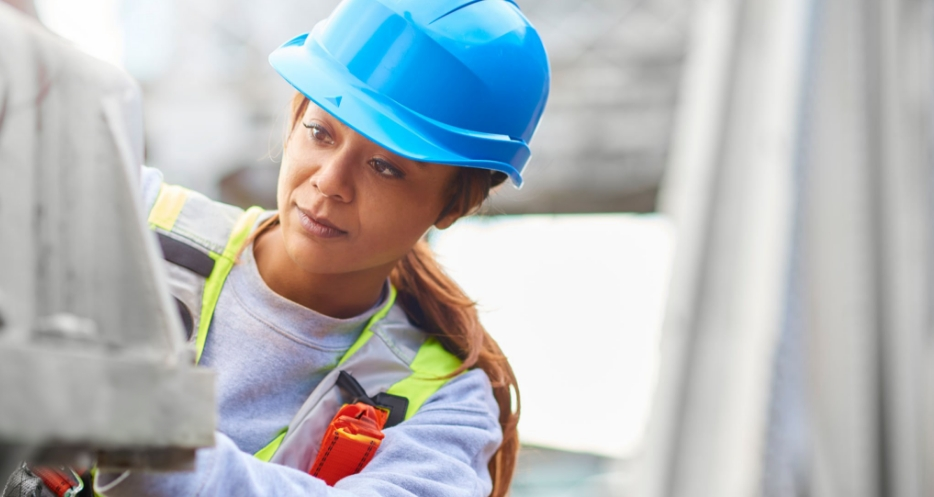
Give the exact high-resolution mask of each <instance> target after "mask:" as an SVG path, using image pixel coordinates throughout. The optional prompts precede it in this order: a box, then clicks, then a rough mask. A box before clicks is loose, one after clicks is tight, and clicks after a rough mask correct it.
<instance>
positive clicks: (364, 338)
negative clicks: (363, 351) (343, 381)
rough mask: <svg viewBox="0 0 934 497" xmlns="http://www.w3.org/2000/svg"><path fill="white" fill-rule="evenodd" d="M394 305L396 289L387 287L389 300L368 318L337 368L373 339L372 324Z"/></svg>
mask: <svg viewBox="0 0 934 497" xmlns="http://www.w3.org/2000/svg"><path fill="white" fill-rule="evenodd" d="M395 303H396V288H395V287H394V286H392V285H389V298H387V299H386V303H385V304H383V307H382V309H380V310H379V311H378V312H377V313H376V314H374V315H373V317H371V318H370V320H369V321H367V323H366V327H365V328H363V333H360V336H359V337H357V341H356V342H354V343H353V345H351V346H350V348H349V349H347V352H345V353H344V357H341V360H340V362H339V363H337V366H338V367H340V365H341V364H344V362H345V361H346V360H347V359H350V356H352V355H354V354H355V353H356V352H357V351H358V350H360V348H361V347H363V346H364V345H366V343H367V342H368V341H370V338H373V330H372V329H371V328H372V327H373V325H374V324H376V322H377V321H379V320H380V319H383V318H384V317H386V314H389V309H392V306H393V304H395Z"/></svg>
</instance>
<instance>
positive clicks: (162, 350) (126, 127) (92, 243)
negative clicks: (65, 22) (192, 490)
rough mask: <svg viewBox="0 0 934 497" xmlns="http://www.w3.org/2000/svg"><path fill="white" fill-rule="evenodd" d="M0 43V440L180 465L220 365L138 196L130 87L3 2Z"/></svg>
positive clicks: (207, 419)
mask: <svg viewBox="0 0 934 497" xmlns="http://www.w3.org/2000/svg"><path fill="white" fill-rule="evenodd" d="M0 47H3V49H2V50H0V242H2V243H0V392H2V394H0V446H2V445H3V444H16V445H18V446H21V447H27V448H33V449H39V448H42V449H43V450H48V449H50V450H52V451H53V452H55V451H56V450H57V451H58V452H59V453H62V451H63V450H64V451H66V452H67V451H71V452H72V453H82V452H83V453H85V454H95V453H97V452H96V451H98V450H101V449H103V450H106V452H105V453H104V454H105V458H104V459H103V461H104V462H105V463H106V464H113V465H114V466H150V467H153V466H154V467H160V468H174V467H184V466H186V465H188V464H190V463H191V461H192V460H193V456H194V449H195V448H197V447H203V446H210V445H212V444H213V433H214V393H213V376H212V374H211V373H210V372H209V371H207V370H202V369H197V368H195V366H194V365H193V360H192V357H193V356H192V354H191V352H190V350H188V349H187V347H186V345H185V341H184V338H183V335H182V332H181V325H180V323H179V319H178V316H177V314H176V313H175V312H176V311H175V307H174V305H173V304H172V303H171V301H170V297H169V295H168V292H167V287H166V282H165V281H164V276H163V275H162V273H161V256H160V254H159V252H158V248H157V245H156V243H155V240H154V237H153V236H152V234H151V233H149V230H148V229H147V227H146V224H145V219H144V215H143V210H142V208H141V206H140V205H139V204H140V200H139V198H140V195H139V191H138V189H139V186H138V179H137V177H138V174H139V164H140V163H141V159H142V119H141V108H140V103H139V102H140V96H139V90H138V88H137V87H136V85H135V83H134V82H133V81H132V80H130V78H128V77H127V76H126V75H125V74H123V73H122V72H121V71H120V70H118V69H116V68H113V67H111V66H109V65H107V64H105V63H103V62H100V61H98V60H96V59H93V58H91V57H89V56H87V55H84V54H82V53H80V52H78V51H77V50H75V49H73V48H71V47H69V46H67V45H66V44H65V43H64V42H63V41H61V40H60V39H59V38H57V37H55V36H53V35H51V34H49V33H48V32H46V31H45V30H44V29H43V28H42V27H41V26H39V25H38V24H36V23H34V22H33V21H32V20H30V19H27V18H26V17H24V16H22V15H21V14H19V13H18V12H16V11H14V10H13V9H11V8H10V7H8V6H6V5H3V4H0ZM8 454H9V453H8V452H6V453H4V451H3V450H2V449H0V460H3V459H5V458H9V457H8ZM107 461H109V463H107ZM4 469H7V468H0V470H4Z"/></svg>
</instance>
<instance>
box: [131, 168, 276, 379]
mask: <svg viewBox="0 0 934 497" xmlns="http://www.w3.org/2000/svg"><path fill="white" fill-rule="evenodd" d="M262 213H263V209H262V208H260V207H251V208H249V209H247V210H246V211H243V210H242V209H239V208H237V207H233V206H229V205H226V204H221V203H219V202H214V201H212V200H210V199H208V198H207V197H205V196H204V195H201V194H199V193H196V192H193V191H191V190H188V189H187V188H183V187H180V186H176V185H167V184H163V185H162V186H161V187H160V190H159V194H158V196H157V197H156V201H155V203H154V204H153V207H152V209H151V210H150V211H149V226H150V227H151V228H152V229H153V230H154V231H155V232H156V234H157V236H158V238H159V244H160V246H161V247H162V252H163V255H164V257H165V259H166V260H168V261H169V262H172V263H174V264H177V265H179V266H182V267H185V268H187V269H189V270H191V271H193V272H194V273H196V274H198V275H200V276H202V277H204V278H205V282H204V290H203V292H202V298H201V312H200V315H199V319H198V323H197V334H196V339H195V340H196V342H195V345H196V355H195V361H196V362H197V361H200V360H201V354H202V353H203V352H204V344H205V342H206V340H207V334H208V329H209V328H210V325H211V318H212V317H213V316H214V308H215V307H216V306H217V301H218V299H219V298H220V293H221V289H222V288H223V287H224V281H226V279H227V275H228V274H230V270H231V269H233V266H234V264H235V263H236V259H237V254H239V253H240V250H241V249H242V248H243V245H244V244H245V243H246V241H247V240H248V239H249V235H250V232H251V231H252V229H253V225H254V224H255V223H256V220H257V218H258V217H259V216H260V214H262Z"/></svg>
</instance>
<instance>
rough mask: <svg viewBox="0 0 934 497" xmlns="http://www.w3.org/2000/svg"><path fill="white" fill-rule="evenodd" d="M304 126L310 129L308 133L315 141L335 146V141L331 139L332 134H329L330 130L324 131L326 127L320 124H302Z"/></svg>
mask: <svg viewBox="0 0 934 497" xmlns="http://www.w3.org/2000/svg"><path fill="white" fill-rule="evenodd" d="M302 126H304V127H306V128H308V133H309V134H310V135H311V138H312V139H313V140H315V141H319V142H323V143H327V144H329V145H330V144H333V143H334V139H333V138H331V134H330V133H328V130H326V129H324V126H321V125H320V124H318V123H304V122H303V123H302Z"/></svg>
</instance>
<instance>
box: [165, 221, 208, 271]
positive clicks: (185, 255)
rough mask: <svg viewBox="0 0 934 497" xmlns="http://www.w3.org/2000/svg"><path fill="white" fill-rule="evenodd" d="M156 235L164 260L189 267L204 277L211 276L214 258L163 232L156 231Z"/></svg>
mask: <svg viewBox="0 0 934 497" xmlns="http://www.w3.org/2000/svg"><path fill="white" fill-rule="evenodd" d="M156 235H157V236H158V237H159V245H160V246H161V247H162V257H163V258H165V260H167V261H169V262H171V263H173V264H177V265H179V266H181V267H183V268H185V269H189V270H191V271H193V272H194V273H195V274H199V275H201V276H204V277H205V278H207V277H208V276H211V271H213V270H214V259H211V256H209V255H208V254H205V253H204V252H202V251H200V250H198V249H196V248H195V247H192V246H191V245H188V244H187V243H185V242H180V241H178V240H176V239H174V238H172V237H170V236H168V235H166V234H165V233H159V232H156Z"/></svg>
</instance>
